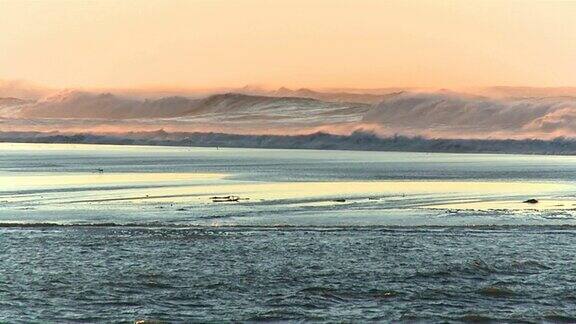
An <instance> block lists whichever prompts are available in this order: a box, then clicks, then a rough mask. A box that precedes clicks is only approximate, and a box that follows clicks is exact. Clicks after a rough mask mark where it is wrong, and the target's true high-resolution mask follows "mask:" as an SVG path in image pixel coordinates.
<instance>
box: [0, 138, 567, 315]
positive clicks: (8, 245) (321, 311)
mask: <svg viewBox="0 0 576 324" xmlns="http://www.w3.org/2000/svg"><path fill="white" fill-rule="evenodd" d="M575 162H576V158H574V157H562V156H522V155H472V154H468V155H466V154H424V153H386V152H341V151H306V150H257V149H220V150H216V149H211V148H172V147H130V146H126V147H124V146H106V145H47V144H0V223H1V224H2V225H0V226H1V227H0V247H2V249H1V250H0V321H10V322H18V321H21V322H30V321H53V322H54V321H56V322H78V321H134V320H137V319H155V320H165V321H196V322H205V321H250V320H295V321H297V320H311V321H327V322H331V321H362V320H364V321H366V320H378V321H418V320H422V321H427V322H428V321H432V322H443V321H454V322H460V321H471V320H493V321H512V322H516V321H534V322H540V321H561V320H566V321H576V311H575V309H576V290H575V287H576V272H574V267H573V260H574V258H575V257H576V255H575V253H574V252H573V251H574V249H573V246H574V244H575V243H576V241H575V240H576V227H574V226H575V225H576V221H575V219H576V198H575V194H576V186H574V183H575V181H576V163H575ZM100 168H101V169H103V172H102V173H101V172H99V171H98V169H100ZM228 195H235V196H239V197H240V198H241V200H239V201H238V202H225V203H218V202H213V200H212V199H211V197H213V196H228ZM529 198H537V199H539V200H540V202H539V203H538V204H524V203H522V201H524V200H526V199H529ZM573 205H574V208H573V207H572V206H573Z"/></svg>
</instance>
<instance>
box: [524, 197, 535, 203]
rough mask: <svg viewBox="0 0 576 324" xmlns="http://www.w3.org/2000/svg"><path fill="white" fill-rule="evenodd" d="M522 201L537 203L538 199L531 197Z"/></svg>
mask: <svg viewBox="0 0 576 324" xmlns="http://www.w3.org/2000/svg"><path fill="white" fill-rule="evenodd" d="M524 203H525V204H537V203H538V200H537V199H534V198H532V199H528V200H524Z"/></svg>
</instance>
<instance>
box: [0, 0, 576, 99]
mask: <svg viewBox="0 0 576 324" xmlns="http://www.w3.org/2000/svg"><path fill="white" fill-rule="evenodd" d="M575 17H576V1H562V2H561V1H545V0H538V1H536V0H517V1H506V0H499V1H490V0H461V1H441V0H436V1H434V0H429V1H425V0H421V1H411V0H399V1H386V0H380V1H378V0H276V1H265V0H226V1H225V0H189V1H177V0H172V1H170V0H122V1H112V0H101V1H98V0H67V1H65V0H39V1H32V0H0V79H24V80H31V81H35V82H39V83H42V84H44V85H48V86H54V87H136V86H150V85H152V86H154V85H158V86H175V87H221V86H242V85H246V84H262V85H268V86H273V87H277V86H289V87H317V88H319V87H365V88H366V87H370V88H374V87H388V86H426V87H460V86H485V85H529V86H576V19H575Z"/></svg>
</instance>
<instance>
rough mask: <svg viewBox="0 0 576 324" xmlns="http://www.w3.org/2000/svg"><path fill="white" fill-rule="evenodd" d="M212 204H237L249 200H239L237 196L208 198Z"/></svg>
mask: <svg viewBox="0 0 576 324" xmlns="http://www.w3.org/2000/svg"><path fill="white" fill-rule="evenodd" d="M210 199H212V202H237V201H240V200H249V199H250V198H240V197H238V196H214V197H210Z"/></svg>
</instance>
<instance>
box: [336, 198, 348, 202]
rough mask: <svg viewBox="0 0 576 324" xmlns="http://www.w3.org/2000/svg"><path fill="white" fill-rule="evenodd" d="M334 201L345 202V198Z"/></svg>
mask: <svg viewBox="0 0 576 324" xmlns="http://www.w3.org/2000/svg"><path fill="white" fill-rule="evenodd" d="M333 201H334V202H346V199H334V200H333Z"/></svg>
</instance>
